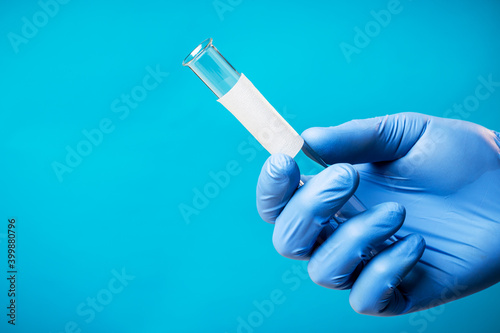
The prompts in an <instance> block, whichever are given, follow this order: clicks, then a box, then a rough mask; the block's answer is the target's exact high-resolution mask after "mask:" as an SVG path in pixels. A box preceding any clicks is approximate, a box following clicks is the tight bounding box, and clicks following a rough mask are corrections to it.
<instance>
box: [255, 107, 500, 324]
mask: <svg viewBox="0 0 500 333" xmlns="http://www.w3.org/2000/svg"><path fill="white" fill-rule="evenodd" d="M302 136H303V137H304V139H305V140H306V141H307V143H308V144H309V145H310V146H311V147H312V148H313V149H314V150H315V151H316V152H317V153H318V154H319V155H320V156H321V157H322V158H323V159H324V160H325V161H326V162H327V163H328V164H332V166H330V167H328V168H327V169H325V170H324V171H322V172H321V173H319V174H318V175H316V176H314V177H312V178H311V179H309V180H308V181H307V182H306V183H305V185H304V186H302V187H300V188H299V189H297V185H298V183H299V178H300V173H299V170H298V167H297V165H296V163H295V161H294V160H293V159H291V158H290V157H288V156H285V155H273V156H271V157H270V158H269V159H268V160H267V161H266V163H265V165H264V167H263V168H262V172H261V174H260V177H259V182H258V186H257V207H258V210H259V213H260V215H261V217H262V218H263V219H264V220H265V221H267V222H270V223H275V226H274V234H273V243H274V246H275V248H276V249H277V251H278V252H279V253H280V254H282V255H283V256H285V257H288V258H292V259H299V260H309V263H308V271H309V275H310V277H311V279H312V280H313V281H314V282H316V283H317V284H319V285H322V286H325V287H328V288H333V289H349V288H350V289H352V290H351V293H350V297H349V301H350V303H351V306H352V307H353V309H354V310H356V311H357V312H359V313H363V314H370V315H377V316H392V315H399V314H404V313H409V312H413V311H419V310H423V309H427V308H430V307H433V306H437V305H440V304H443V303H446V302H449V301H452V300H454V299H457V298H461V297H464V296H467V295H470V294H473V293H475V292H478V291H480V290H482V289H485V288H487V287H489V286H491V285H493V284H495V283H497V282H498V281H499V280H500V135H499V134H498V133H496V132H493V131H490V130H487V129H486V128H484V127H482V126H479V125H476V124H472V123H469V122H465V121H459V120H452V119H443V118H436V117H431V116H426V115H423V114H417V113H402V114H396V115H391V116H386V117H380V118H373V119H366V120H354V121H351V122H348V123H345V124H343V125H340V126H336V127H328V128H311V129H308V130H306V131H305V132H304V133H303V134H302ZM337 163H351V164H355V165H354V166H352V165H350V164H337ZM358 175H359V176H358ZM358 185H359V186H358ZM296 189H297V190H296ZM355 191H356V195H357V196H358V198H359V199H360V200H361V201H362V202H363V203H364V204H365V205H366V206H367V207H370V208H369V209H368V210H367V211H366V212H364V213H361V214H359V215H356V216H354V217H352V218H351V219H349V220H348V221H347V222H345V223H343V224H341V225H340V226H339V227H338V228H337V229H336V230H335V231H332V229H331V228H328V227H325V226H328V225H329V220H330V219H331V218H332V216H333V215H334V214H335V213H336V211H338V210H339V208H340V207H341V206H342V205H343V204H344V203H345V202H346V201H347V200H348V199H349V197H350V196H351V195H352V194H353V193H354V192H355ZM405 217H406V218H405ZM394 233H395V235H396V238H397V239H398V241H397V242H395V243H394V244H393V245H390V246H389V247H385V248H382V250H380V246H381V244H382V243H383V242H384V241H385V240H386V239H388V238H389V237H390V236H391V235H393V234H394ZM325 238H326V240H324V239H325ZM323 240H324V241H323Z"/></svg>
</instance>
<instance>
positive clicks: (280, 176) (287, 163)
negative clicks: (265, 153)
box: [263, 154, 300, 181]
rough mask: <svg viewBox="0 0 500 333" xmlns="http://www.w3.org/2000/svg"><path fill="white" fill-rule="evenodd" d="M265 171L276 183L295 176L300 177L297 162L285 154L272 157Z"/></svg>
mask: <svg viewBox="0 0 500 333" xmlns="http://www.w3.org/2000/svg"><path fill="white" fill-rule="evenodd" d="M263 170H265V171H266V172H267V174H268V176H270V177H271V178H272V179H273V180H274V181H283V180H287V179H289V178H290V177H291V176H294V175H297V176H300V174H299V168H298V166H297V163H296V162H295V160H294V159H293V158H291V157H290V156H288V155H285V154H273V155H271V156H270V157H269V158H268V159H267V161H266V163H265V164H264V168H263Z"/></svg>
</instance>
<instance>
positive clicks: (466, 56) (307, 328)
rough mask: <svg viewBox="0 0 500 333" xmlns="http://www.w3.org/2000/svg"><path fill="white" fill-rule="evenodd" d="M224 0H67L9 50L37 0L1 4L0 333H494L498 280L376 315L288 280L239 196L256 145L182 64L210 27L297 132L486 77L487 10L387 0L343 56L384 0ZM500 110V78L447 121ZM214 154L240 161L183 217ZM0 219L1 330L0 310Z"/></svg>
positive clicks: (490, 53)
mask: <svg viewBox="0 0 500 333" xmlns="http://www.w3.org/2000/svg"><path fill="white" fill-rule="evenodd" d="M42 1H43V0H42ZM227 1H228V0H222V2H224V3H226V5H227V6H229V7H226V9H228V8H230V9H231V10H227V11H225V12H223V13H222V14H221V15H219V13H218V12H217V9H216V8H215V6H214V3H213V2H212V1H211V0H207V1H133V0H127V1H123V0H122V1H104V2H103V1H79V0H72V1H69V2H68V3H67V4H64V5H63V4H61V5H60V6H59V9H58V10H57V13H56V14H55V15H54V17H50V18H49V19H48V21H47V22H42V23H46V24H41V26H40V27H39V28H38V32H37V33H36V35H35V36H33V37H32V38H28V39H27V43H23V44H20V45H18V50H17V51H18V52H17V53H16V52H15V48H14V47H13V45H12V43H11V42H10V40H9V33H10V32H13V33H16V34H18V35H20V34H21V29H22V27H23V24H24V22H23V17H26V18H27V19H28V20H29V21H31V22H33V15H36V13H38V12H40V11H41V7H40V4H38V3H37V2H36V1H17V2H15V3H12V2H7V1H4V0H3V1H2V2H1V4H0V92H1V93H0V135H1V138H0V152H1V156H2V163H1V164H0V188H1V192H2V194H1V202H0V221H1V224H0V242H1V243H0V248H1V251H0V261H1V265H0V266H1V267H2V273H1V275H0V277H1V280H0V281H1V282H0V288H1V289H0V295H2V296H1V297H0V302H1V304H0V305H1V306H0V309H3V310H1V313H0V318H1V320H0V327H1V331H2V332H4V331H9V332H10V331H12V332H47V333H49V332H52V333H56V332H57V333H59V332H65V326H66V325H67V323H70V324H69V326H71V325H73V324H71V322H72V321H73V322H74V323H75V325H77V328H78V329H79V330H81V332H96V333H99V332H222V333H224V332H227V333H232V332H237V329H238V325H239V322H238V318H239V317H241V318H243V320H245V321H246V322H248V317H249V316H250V317H252V316H253V317H255V318H253V320H254V321H255V320H257V322H258V319H261V318H262V320H261V321H260V322H258V325H255V326H257V327H255V328H251V329H252V330H253V331H254V332H256V333H261V332H262V333H263V332H277V331H284V332H342V331H349V332H369V331H374V332H382V331H384V332H408V333H410V332H419V333H421V332H429V333H431V332H441V331H445V330H446V331H450V332H471V331H478V332H479V331H480V332H498V327H499V324H500V320H499V317H498V307H497V304H498V302H497V300H498V298H499V297H500V285H497V286H494V287H492V288H490V289H488V290H485V291H483V292H480V293H478V294H475V295H473V296H471V297H468V298H466V299H462V300H459V301H456V302H452V303H449V304H446V305H444V306H442V307H439V308H436V309H433V310H429V311H426V312H422V313H418V314H415V315H406V316H400V317H394V318H376V317H369V316H362V315H358V314H356V313H355V312H354V311H353V310H352V309H351V308H350V306H349V304H348V292H347V291H345V292H339V291H332V290H327V289H324V288H321V287H319V286H316V285H314V284H313V283H312V282H311V281H309V280H308V279H307V278H301V277H300V275H297V274H295V273H293V272H292V273H290V272H291V271H290V270H291V268H292V267H293V265H296V264H297V263H295V262H292V261H290V260H288V259H285V258H282V257H280V256H279V255H278V254H277V253H276V252H275V251H274V249H273V246H272V243H271V234H272V226H270V225H268V224H265V223H264V222H262V221H261V220H260V218H259V216H258V214H257V212H256V209H255V204H254V202H255V184H256V179H257V176H258V173H259V171H260V167H261V165H262V163H263V162H264V161H265V159H266V157H267V153H266V152H265V151H257V150H256V149H255V148H249V147H251V146H250V144H251V140H250V139H249V138H248V133H247V132H246V131H245V130H244V129H243V127H241V126H240V125H239V124H238V123H237V121H236V120H235V119H233V117H232V116H231V115H230V114H229V113H228V112H227V111H226V110H225V109H224V108H223V107H222V106H221V105H220V104H219V103H217V102H216V98H215V95H213V94H212V93H211V92H210V91H209V90H208V89H207V88H206V87H205V86H204V85H203V84H202V83H201V81H199V79H198V78H197V77H196V76H195V75H194V74H193V73H191V71H190V70H189V69H187V68H183V67H182V66H181V62H182V60H183V58H184V57H185V56H186V55H187V54H188V53H189V52H190V51H191V50H192V49H193V48H194V47H195V46H196V45H197V44H198V43H199V42H201V41H202V40H203V39H205V38H207V37H213V38H214V44H215V45H216V46H217V47H218V48H219V50H221V52H222V54H223V55H224V56H225V57H226V58H227V59H229V61H230V62H231V63H232V64H233V65H234V66H235V67H236V68H237V69H238V70H239V71H240V72H243V73H245V74H246V75H247V76H248V77H249V78H250V79H251V80H252V81H253V83H254V84H255V85H256V86H257V87H258V88H259V90H261V92H262V93H263V94H264V95H265V96H266V97H267V98H268V99H269V101H270V102H271V103H272V104H273V105H274V106H275V107H276V109H277V110H279V111H280V112H286V113H287V114H288V116H287V119H288V120H289V121H290V123H291V124H292V126H294V127H295V128H296V129H297V130H298V131H299V132H301V131H303V130H304V129H306V128H308V127H310V126H330V125H336V124H340V123H342V122H345V121H348V120H350V119H353V118H365V117H371V116H377V115H384V114H388V113H396V112H400V111H415V112H422V113H427V114H432V115H436V116H444V115H447V114H448V113H447V111H446V110H448V109H449V108H451V107H452V106H453V104H454V103H462V102H463V101H464V99H465V98H466V97H467V96H469V95H473V94H474V90H475V88H476V86H477V85H478V84H479V81H478V77H479V76H483V77H485V78H486V77H487V76H488V75H490V74H491V75H492V77H493V79H494V80H495V81H500V62H499V61H498V59H499V54H500V43H499V33H500V20H499V19H498V17H499V14H500V3H499V2H498V1H485V0H482V1H454V2H452V3H451V2H445V1H441V2H437V3H435V2H431V1H423V0H422V1H416V0H414V1H410V0H402V1H401V5H400V6H401V8H402V9H403V10H402V11H401V12H400V13H399V14H397V15H393V16H392V18H391V21H390V23H389V24H388V25H387V26H386V27H384V28H382V29H381V31H380V32H379V33H378V34H376V35H375V36H374V37H373V38H371V41H370V42H369V43H368V45H367V46H366V47H364V48H362V49H360V53H359V54H353V55H352V59H351V61H350V62H349V63H348V62H347V61H346V58H345V57H344V55H343V53H342V51H341V48H340V47H339V45H340V43H342V42H346V43H349V44H353V43H354V36H355V31H354V28H355V27H360V28H361V29H364V27H365V25H366V24H367V23H368V22H370V21H372V20H373V17H372V15H371V14H370V11H371V10H375V11H379V10H382V9H386V8H387V6H388V1H385V0H383V1H378V0H377V1H351V2H342V3H341V2H334V1H316V2H306V1H295V0H293V1H291V0H288V1H273V2H271V1H264V0H255V1H236V0H232V1H230V2H227ZM42 19H43V17H42ZM10 36H12V35H10ZM148 66H150V67H151V68H153V69H155V68H156V66H159V68H160V70H161V71H163V72H168V73H169V75H168V77H165V78H164V79H163V81H162V82H161V83H160V84H159V85H158V86H157V87H156V88H155V89H153V90H151V91H149V92H148V93H147V97H146V98H145V99H144V100H143V101H141V102H140V103H138V106H137V107H136V108H134V109H130V114H129V115H128V116H127V117H125V119H120V118H119V116H120V113H115V112H113V110H112V107H111V104H112V102H113V101H114V100H115V99H117V98H120V96H121V95H122V94H130V92H131V90H132V89H133V88H134V87H136V86H137V85H141V84H142V80H143V78H144V77H145V76H146V75H147V74H148V71H147V69H146V68H147V67H148ZM499 111H500V89H499V91H496V92H495V93H493V94H492V95H491V96H490V98H488V99H487V100H485V101H481V102H480V105H479V107H478V108H477V110H475V111H474V112H471V113H470V114H468V115H466V116H457V115H456V114H455V116H457V117H458V118H460V117H462V119H465V120H468V121H473V122H477V123H480V124H482V125H484V126H486V127H489V128H491V129H496V130H499V129H500V112H499ZM105 118H108V119H110V120H111V121H112V124H113V126H114V127H113V128H114V130H113V131H112V132H111V133H108V134H104V135H103V139H102V142H101V143H100V144H98V145H97V146H93V148H92V152H91V153H90V154H88V156H85V157H83V159H82V162H81V163H80V164H79V165H78V166H76V167H75V168H72V172H71V173H64V175H63V176H62V181H59V179H58V177H57V175H56V173H55V172H54V170H53V163H54V162H55V161H57V162H59V163H65V158H66V154H67V151H66V147H67V146H69V147H72V149H76V147H77V145H78V144H79V142H81V141H82V140H85V136H84V135H83V134H82V131H83V130H88V131H90V130H92V129H95V128H97V127H98V126H99V123H100V121H101V120H102V119H105ZM239 145H244V146H245V145H248V146H245V147H246V148H247V149H249V151H252V152H253V153H250V152H249V151H247V153H246V154H244V153H241V151H238V146H239ZM230 161H236V163H237V164H238V167H239V168H238V171H239V173H238V174H236V175H234V176H231V178H230V180H229V184H228V185H227V186H225V187H224V188H219V189H218V191H217V192H218V193H216V195H213V198H210V199H209V200H208V203H206V202H205V203H204V206H203V205H202V206H203V207H202V208H201V209H198V210H197V215H191V216H190V217H189V218H184V217H183V215H182V214H181V211H180V208H181V207H182V204H185V205H190V206H193V203H192V201H193V198H194V196H195V194H194V193H195V191H196V189H198V190H200V191H203V190H204V187H205V186H206V185H207V184H209V183H211V182H212V180H211V178H210V176H209V172H211V171H212V172H215V173H217V172H219V171H221V170H224V169H225V168H226V166H227V164H228V162H230ZM233 163H234V162H233ZM205 206H206V207H205ZM199 207H200V206H199ZM11 217H15V218H16V219H17V222H16V223H17V229H16V230H17V233H18V236H17V240H18V243H17V245H18V253H17V254H18V258H17V268H18V270H19V273H18V279H17V290H18V297H17V298H16V299H17V301H16V302H17V304H18V307H17V325H16V327H15V328H12V327H10V325H7V324H6V321H7V317H6V316H5V313H6V309H5V306H6V305H7V301H8V299H7V297H6V291H7V288H8V286H7V281H6V279H5V276H6V275H4V274H5V270H6V269H7V268H6V247H7V242H6V240H7V239H6V232H7V231H6V228H7V219H8V218H11ZM298 267H302V266H298ZM122 269H124V270H125V272H126V274H128V275H130V276H133V277H134V278H133V279H132V280H130V281H129V282H128V285H127V286H125V287H124V288H123V290H122V292H120V293H117V294H113V296H112V297H113V298H112V300H111V301H110V302H109V304H107V305H106V306H104V307H103V309H101V310H102V311H100V312H95V318H92V320H88V319H89V316H81V315H79V314H78V312H77V310H76V309H77V307H78V306H79V305H80V304H82V303H85V302H86V301H87V298H88V297H90V298H92V297H96V296H97V295H101V298H102V297H104V296H103V295H105V294H106V289H107V288H109V287H108V284H109V283H110V282H113V281H114V280H113V276H114V275H113V273H112V271H113V270H116V271H118V272H121V270H122ZM290 279H292V280H290ZM116 285H118V284H116ZM292 287H293V288H294V289H295V290H292ZM275 289H278V290H280V291H282V292H283V296H282V297H281V300H284V302H283V303H282V304H278V305H276V306H275V308H274V310H273V311H272V313H271V314H270V315H269V316H268V317H267V316H261V317H259V316H258V315H255V311H256V309H257V308H256V306H255V304H254V301H257V302H263V301H265V300H269V297H270V293H271V292H272V291H273V290H275ZM103 290H104V291H103ZM108 295H109V292H108ZM106 300H108V299H106ZM264 303H265V302H264ZM86 319H87V320H88V321H89V322H86ZM254 323H255V322H254ZM71 331H72V330H67V332H71ZM74 331H75V332H78V330H74ZM240 331H241V332H245V330H244V329H240ZM247 331H249V330H248V329H247Z"/></svg>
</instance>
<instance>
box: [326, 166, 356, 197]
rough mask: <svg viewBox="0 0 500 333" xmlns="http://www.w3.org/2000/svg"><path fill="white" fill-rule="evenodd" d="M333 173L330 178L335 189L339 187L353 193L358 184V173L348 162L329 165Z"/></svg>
mask: <svg viewBox="0 0 500 333" xmlns="http://www.w3.org/2000/svg"><path fill="white" fill-rule="evenodd" d="M329 169H330V170H331V172H334V173H335V175H334V177H332V179H333V180H334V181H335V185H336V188H337V190H338V189H339V188H341V187H343V188H344V189H346V190H348V191H352V193H354V192H355V191H356V189H357V188H358V185H359V174H358V171H357V170H356V169H354V167H353V166H352V165H350V164H347V163H339V164H335V165H332V166H330V167H329Z"/></svg>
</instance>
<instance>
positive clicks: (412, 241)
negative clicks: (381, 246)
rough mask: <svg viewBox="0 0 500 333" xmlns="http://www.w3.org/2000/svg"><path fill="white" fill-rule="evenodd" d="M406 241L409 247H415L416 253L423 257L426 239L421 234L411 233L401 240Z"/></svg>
mask: <svg viewBox="0 0 500 333" xmlns="http://www.w3.org/2000/svg"><path fill="white" fill-rule="evenodd" d="M399 241H400V242H405V243H406V244H407V246H408V247H409V248H412V249H414V251H415V255H418V257H421V256H422V254H423V253H424V250H425V244H426V243H425V239H424V237H422V235H419V234H409V235H406V236H405V237H403V238H402V239H400V240H399Z"/></svg>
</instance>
